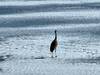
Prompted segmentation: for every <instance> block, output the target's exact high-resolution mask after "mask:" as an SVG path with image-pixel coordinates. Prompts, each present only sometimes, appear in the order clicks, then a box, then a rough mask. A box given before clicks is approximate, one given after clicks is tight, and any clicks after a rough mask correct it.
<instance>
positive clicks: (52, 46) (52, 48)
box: [50, 30, 58, 57]
mask: <svg viewBox="0 0 100 75" xmlns="http://www.w3.org/2000/svg"><path fill="white" fill-rule="evenodd" d="M57 45H58V42H57V31H56V30H55V39H54V40H53V41H52V43H51V45H50V52H51V53H52V57H53V51H54V50H55V57H57V55H56V48H57Z"/></svg>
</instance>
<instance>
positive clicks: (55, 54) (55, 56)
mask: <svg viewBox="0 0 100 75" xmlns="http://www.w3.org/2000/svg"><path fill="white" fill-rule="evenodd" d="M55 57H57V54H56V49H55Z"/></svg>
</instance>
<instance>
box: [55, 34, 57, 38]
mask: <svg viewBox="0 0 100 75" xmlns="http://www.w3.org/2000/svg"><path fill="white" fill-rule="evenodd" d="M55 40H57V32H55Z"/></svg>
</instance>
